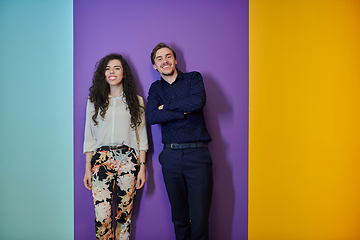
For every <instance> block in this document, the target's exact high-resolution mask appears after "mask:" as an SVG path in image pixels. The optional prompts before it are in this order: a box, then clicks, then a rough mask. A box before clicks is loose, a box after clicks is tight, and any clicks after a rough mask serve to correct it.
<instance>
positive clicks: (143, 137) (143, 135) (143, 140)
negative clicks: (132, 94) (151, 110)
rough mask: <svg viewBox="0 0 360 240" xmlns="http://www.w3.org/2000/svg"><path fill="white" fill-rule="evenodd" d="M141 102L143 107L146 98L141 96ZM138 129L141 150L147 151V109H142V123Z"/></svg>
mask: <svg viewBox="0 0 360 240" xmlns="http://www.w3.org/2000/svg"><path fill="white" fill-rule="evenodd" d="M139 102H140V105H141V106H142V107H144V100H143V98H142V97H140V96H139ZM137 131H138V137H139V139H138V143H139V151H147V150H148V149H149V144H148V137H147V132H146V119H145V111H141V123H140V125H139V126H138V127H137Z"/></svg>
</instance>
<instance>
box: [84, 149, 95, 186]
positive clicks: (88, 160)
mask: <svg viewBox="0 0 360 240" xmlns="http://www.w3.org/2000/svg"><path fill="white" fill-rule="evenodd" d="M93 153H94V152H86V153H85V156H86V165H85V176H84V185H85V187H86V188H87V189H89V190H91V189H92V185H91V175H92V172H91V158H92V156H93Z"/></svg>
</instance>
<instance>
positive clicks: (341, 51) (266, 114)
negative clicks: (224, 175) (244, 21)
mask: <svg viewBox="0 0 360 240" xmlns="http://www.w3.org/2000/svg"><path fill="white" fill-rule="evenodd" d="M249 141H250V147H249V148H250V149H249V154H250V157H249V159H250V167H249V240H281V239H284V240H297V239H299V240H312V239H316V240H320V239H324V240H331V239H339V240H350V239H354V240H355V239H356V240H359V239H360V150H359V149H360V1H359V0H342V1H341V0H338V1H336V0H250V140H249Z"/></svg>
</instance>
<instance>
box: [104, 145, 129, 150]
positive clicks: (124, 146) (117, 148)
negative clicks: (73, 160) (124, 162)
mask: <svg viewBox="0 0 360 240" xmlns="http://www.w3.org/2000/svg"><path fill="white" fill-rule="evenodd" d="M126 148H129V147H128V146H126V145H116V146H101V147H99V148H98V150H99V151H116V150H119V149H126Z"/></svg>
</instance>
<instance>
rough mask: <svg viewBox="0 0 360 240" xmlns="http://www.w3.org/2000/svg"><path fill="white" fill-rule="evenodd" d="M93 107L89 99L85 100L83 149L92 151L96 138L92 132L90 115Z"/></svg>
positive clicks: (94, 147)
mask: <svg viewBox="0 0 360 240" xmlns="http://www.w3.org/2000/svg"><path fill="white" fill-rule="evenodd" d="M93 111H94V107H93V104H92V103H91V102H90V100H88V101H87V105H86V121H85V133H84V147H83V151H84V153H86V152H93V151H95V150H96V139H95V137H94V135H93V132H92V115H93Z"/></svg>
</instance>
